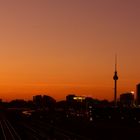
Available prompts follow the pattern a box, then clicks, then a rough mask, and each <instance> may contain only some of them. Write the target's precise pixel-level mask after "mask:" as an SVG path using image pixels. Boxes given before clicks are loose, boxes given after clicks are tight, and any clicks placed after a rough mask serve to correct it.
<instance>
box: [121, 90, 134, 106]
mask: <svg viewBox="0 0 140 140" xmlns="http://www.w3.org/2000/svg"><path fill="white" fill-rule="evenodd" d="M120 104H121V106H122V107H133V105H134V93H132V92H130V93H129V92H128V93H123V94H121V95H120Z"/></svg>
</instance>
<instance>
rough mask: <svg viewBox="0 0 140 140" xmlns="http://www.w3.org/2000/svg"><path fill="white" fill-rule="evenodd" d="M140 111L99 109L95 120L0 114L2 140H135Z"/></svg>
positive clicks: (11, 112)
mask: <svg viewBox="0 0 140 140" xmlns="http://www.w3.org/2000/svg"><path fill="white" fill-rule="evenodd" d="M139 114H140V113H139V109H137V110H127V111H126V110H123V111H122V112H120V111H118V110H117V111H116V110H115V111H114V110H110V109H97V110H95V111H94V113H93V115H92V117H93V120H91V121H89V120H88V119H87V118H84V117H83V116H79V115H78V116H77V117H75V116H70V115H69V116H68V115H67V114H66V113H65V112H63V111H62V112H46V111H33V112H32V113H29V114H28V113H27V114H26V113H25V114H24V113H23V110H16V109H7V110H4V111H1V113H0V140H103V139H105V140H135V139H139V138H140V117H139Z"/></svg>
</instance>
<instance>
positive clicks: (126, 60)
mask: <svg viewBox="0 0 140 140" xmlns="http://www.w3.org/2000/svg"><path fill="white" fill-rule="evenodd" d="M115 53H117V55H118V75H119V80H118V96H119V94H120V93H123V92H127V91H135V87H136V84H137V83H139V82H140V62H139V61H140V54H139V53H140V1H139V0H1V1H0V64H1V67H0V98H2V99H4V100H11V99H15V98H23V99H31V98H32V96H33V95H35V94H48V95H50V96H53V97H54V98H55V99H57V100H61V99H65V96H66V95H67V94H69V93H75V94H76V95H86V96H92V97H93V98H98V99H109V100H112V99H113V86H114V83H113V74H114V57H115Z"/></svg>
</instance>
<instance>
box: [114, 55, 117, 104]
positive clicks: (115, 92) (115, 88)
mask: <svg viewBox="0 0 140 140" xmlns="http://www.w3.org/2000/svg"><path fill="white" fill-rule="evenodd" d="M113 79H114V106H115V107H116V106H117V80H118V75H117V56H115V72H114V76H113Z"/></svg>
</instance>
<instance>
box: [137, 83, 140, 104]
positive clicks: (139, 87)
mask: <svg viewBox="0 0 140 140" xmlns="http://www.w3.org/2000/svg"><path fill="white" fill-rule="evenodd" d="M136 103H137V106H139V105H140V83H139V84H137V85H136Z"/></svg>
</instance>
